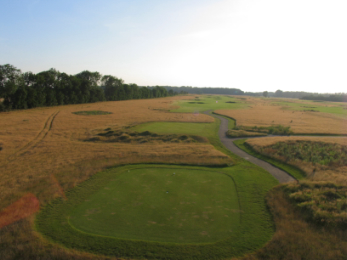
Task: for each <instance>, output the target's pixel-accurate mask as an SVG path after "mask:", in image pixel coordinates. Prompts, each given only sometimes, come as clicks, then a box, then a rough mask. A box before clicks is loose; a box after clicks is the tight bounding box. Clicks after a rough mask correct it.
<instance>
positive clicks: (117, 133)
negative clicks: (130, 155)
mask: <svg viewBox="0 0 347 260" xmlns="http://www.w3.org/2000/svg"><path fill="white" fill-rule="evenodd" d="M85 141H87V142H116V143H117V142H118V143H132V144H144V143H154V142H155V143H207V142H208V140H207V138H204V137H202V136H196V135H177V134H166V135H158V134H156V133H151V132H149V131H143V132H134V131H127V130H126V129H124V130H112V129H111V128H106V129H104V130H101V131H94V135H93V136H92V137H89V138H87V139H85Z"/></svg>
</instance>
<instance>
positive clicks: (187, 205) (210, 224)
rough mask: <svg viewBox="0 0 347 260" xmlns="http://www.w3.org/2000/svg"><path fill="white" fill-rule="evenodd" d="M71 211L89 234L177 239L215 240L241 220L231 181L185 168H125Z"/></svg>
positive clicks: (75, 223)
mask: <svg viewBox="0 0 347 260" xmlns="http://www.w3.org/2000/svg"><path fill="white" fill-rule="evenodd" d="M70 214H71V215H70V221H69V223H70V224H71V225H72V226H73V227H74V228H76V229H78V230H81V231H84V232H87V233H90V234H97V235H104V236H110V237H115V238H123V239H137V240H145V241H159V242H175V243H193V242H194V243H201V242H215V241H218V240H220V239H223V238H226V237H228V236H229V235H230V232H232V231H233V230H236V229H237V227H238V226H239V224H240V212H239V205H238V198H237V193H236V190H235V187H234V183H233V181H232V179H231V178H230V177H228V176H227V175H224V174H220V173H216V172H210V171H201V170H192V169H184V168H181V169H170V168H142V169H135V170H131V171H130V172H125V173H123V174H121V175H119V176H117V178H115V179H114V180H113V181H111V182H110V183H108V184H107V185H106V186H105V187H104V188H103V189H101V190H100V191H98V192H97V193H95V194H93V195H92V196H90V197H89V198H88V200H86V201H85V202H83V203H82V204H80V205H79V206H78V207H77V208H76V209H74V210H73V211H72V212H71V213H70Z"/></svg>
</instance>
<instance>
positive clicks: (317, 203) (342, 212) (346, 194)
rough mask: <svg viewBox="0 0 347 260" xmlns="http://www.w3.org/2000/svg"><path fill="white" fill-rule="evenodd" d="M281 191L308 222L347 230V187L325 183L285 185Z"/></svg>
mask: <svg viewBox="0 0 347 260" xmlns="http://www.w3.org/2000/svg"><path fill="white" fill-rule="evenodd" d="M283 190H284V191H285V193H286V194H288V197H289V199H290V200H291V201H292V202H294V203H295V205H296V206H297V207H299V208H300V211H301V213H302V214H303V216H304V217H305V218H306V220H307V221H308V222H311V223H316V224H318V225H321V226H328V227H334V228H342V229H346V228H347V187H346V186H340V185H336V184H334V183H327V182H301V183H298V184H287V185H285V186H283Z"/></svg>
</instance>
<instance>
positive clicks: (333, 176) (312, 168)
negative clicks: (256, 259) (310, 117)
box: [246, 136, 347, 185]
mask: <svg viewBox="0 0 347 260" xmlns="http://www.w3.org/2000/svg"><path fill="white" fill-rule="evenodd" d="M295 141H311V142H325V143H337V144H341V145H347V137H314V136H305V137H303V136H290V137H264V138H258V139H249V140H247V141H246V142H247V143H248V144H249V145H251V146H252V147H253V149H254V150H256V151H257V152H260V153H263V150H264V148H265V147H267V146H270V145H273V144H275V143H277V142H295ZM267 155H268V156H273V155H271V154H267ZM273 157H275V158H276V159H279V160H281V161H286V162H287V163H288V164H291V165H294V166H296V167H298V168H300V169H301V170H303V171H304V172H305V173H306V175H307V178H308V179H309V180H312V181H330V182H335V183H339V184H344V185H347V166H340V167H337V166H334V167H329V166H324V165H319V164H313V163H311V162H304V161H302V160H297V159H292V160H289V161H287V160H286V158H281V157H278V156H277V157H276V156H273Z"/></svg>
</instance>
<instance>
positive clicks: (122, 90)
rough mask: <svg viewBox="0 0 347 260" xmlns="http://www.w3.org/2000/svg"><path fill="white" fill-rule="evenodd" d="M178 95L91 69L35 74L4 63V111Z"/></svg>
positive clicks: (0, 68) (0, 74) (0, 95)
mask: <svg viewBox="0 0 347 260" xmlns="http://www.w3.org/2000/svg"><path fill="white" fill-rule="evenodd" d="M175 94H177V93H176V92H174V91H167V89H166V88H164V87H159V86H156V87H152V88H148V87H139V86H137V85H136V84H124V81H123V80H122V79H120V78H117V77H115V76H112V75H104V76H102V75H101V74H100V73H99V72H90V71H88V70H85V71H82V72H80V73H78V74H76V75H68V74H66V73H64V72H59V71H57V70H56V69H53V68H52V69H50V70H47V71H42V72H40V73H37V74H34V73H32V72H24V73H22V72H21V70H20V69H17V68H16V67H14V66H12V65H10V64H5V65H0V111H7V110H11V109H27V108H35V107H42V106H57V105H67V104H82V103H92V102H98V101H115V100H128V99H143V98H156V97H167V96H173V95H175ZM1 101H2V102H1Z"/></svg>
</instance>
